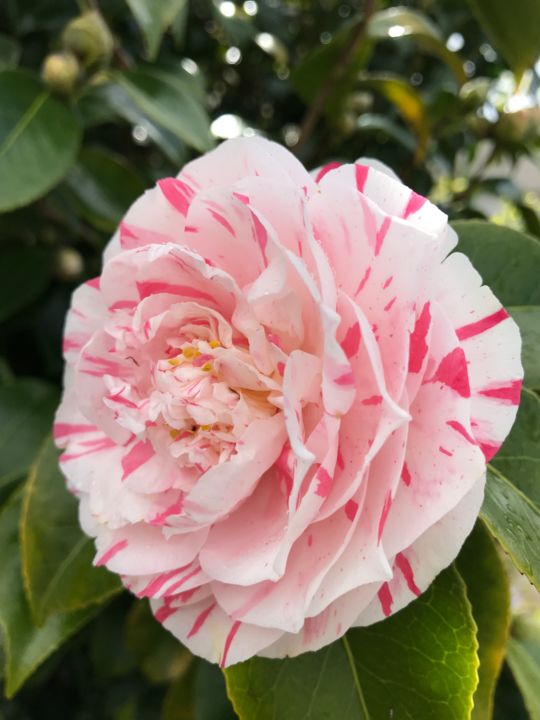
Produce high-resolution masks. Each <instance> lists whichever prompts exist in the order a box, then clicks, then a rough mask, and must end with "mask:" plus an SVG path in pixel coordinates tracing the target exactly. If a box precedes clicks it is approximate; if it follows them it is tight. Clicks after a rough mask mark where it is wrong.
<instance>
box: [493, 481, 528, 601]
mask: <svg viewBox="0 0 540 720" xmlns="http://www.w3.org/2000/svg"><path fill="white" fill-rule="evenodd" d="M482 517H483V518H484V520H485V521H486V524H487V526H488V528H489V529H490V531H491V533H492V534H493V535H495V537H496V538H497V540H498V541H499V542H500V543H501V545H502V546H503V548H504V549H505V550H506V552H507V553H508V554H509V555H510V557H511V559H512V561H513V563H514V565H515V566H516V567H517V569H518V570H519V571H520V572H522V573H524V574H525V575H526V576H527V577H528V578H529V580H530V581H531V582H532V583H533V585H535V586H536V587H537V588H538V589H539V590H540V511H539V510H538V507H537V506H536V505H535V504H534V503H533V502H531V500H529V498H527V497H526V496H525V495H524V494H523V493H522V492H521V491H520V490H519V489H518V488H517V487H516V486H515V485H513V484H512V482H510V480H509V479H508V478H507V477H506V476H505V475H503V474H502V473H501V472H499V470H497V469H495V468H492V469H491V470H490V471H489V472H488V481H487V484H486V495H485V499H484V505H483V506H482Z"/></svg>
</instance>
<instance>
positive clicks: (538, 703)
mask: <svg viewBox="0 0 540 720" xmlns="http://www.w3.org/2000/svg"><path fill="white" fill-rule="evenodd" d="M506 660H507V662H508V664H509V665H510V669H511V670H512V673H513V675H514V678H515V680H516V682H517V684H518V686H519V689H520V690H521V692H522V694H523V699H524V701H525V705H526V707H527V710H528V711H529V716H530V718H531V720H540V662H539V661H538V659H537V658H535V657H534V656H533V654H532V653H531V652H530V650H529V648H528V647H527V644H526V643H525V642H523V641H521V640H518V639H516V638H510V640H509V642H508V648H507V651H506Z"/></svg>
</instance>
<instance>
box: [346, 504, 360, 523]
mask: <svg viewBox="0 0 540 720" xmlns="http://www.w3.org/2000/svg"><path fill="white" fill-rule="evenodd" d="M357 512H358V503H357V502H356V501H355V500H348V501H347V502H346V503H345V515H346V516H347V517H348V518H349V520H350V521H351V522H352V521H353V520H354V518H355V517H356V513H357Z"/></svg>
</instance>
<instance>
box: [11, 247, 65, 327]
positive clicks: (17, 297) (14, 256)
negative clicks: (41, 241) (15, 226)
mask: <svg viewBox="0 0 540 720" xmlns="http://www.w3.org/2000/svg"><path fill="white" fill-rule="evenodd" d="M0 257H1V261H0V322H4V321H5V320H8V319H9V318H10V317H11V316H12V315H15V314H16V313H17V312H19V311H20V310H22V309H23V308H25V307H26V306H27V305H30V304H31V303H32V302H34V300H36V299H37V298H39V296H40V295H41V294H42V293H43V291H44V290H45V289H46V288H47V285H48V284H49V282H50V278H51V273H52V266H53V259H54V255H53V253H52V252H51V251H50V249H49V248H47V247H43V246H41V245H30V246H26V245H15V244H9V245H8V244H5V245H3V246H2V250H1V256H0Z"/></svg>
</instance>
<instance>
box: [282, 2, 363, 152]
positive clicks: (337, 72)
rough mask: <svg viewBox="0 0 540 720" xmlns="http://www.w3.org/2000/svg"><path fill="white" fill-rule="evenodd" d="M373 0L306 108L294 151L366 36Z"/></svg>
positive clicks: (312, 128)
mask: <svg viewBox="0 0 540 720" xmlns="http://www.w3.org/2000/svg"><path fill="white" fill-rule="evenodd" d="M375 2H376V0H366V2H365V7H364V14H363V16H362V19H361V20H360V22H359V23H358V25H357V26H356V27H355V28H354V30H353V32H352V33H351V36H350V38H349V40H348V42H347V43H346V44H345V46H344V48H343V50H342V52H341V54H340V56H339V57H338V59H337V61H336V63H335V65H334V67H333V68H332V70H331V71H330V72H329V73H328V76H327V78H326V81H325V82H324V83H323V84H322V85H321V86H320V88H319V92H318V93H317V95H316V96H315V98H314V100H313V102H312V104H311V105H310V107H309V108H308V110H307V112H306V114H305V116H304V119H303V120H302V124H301V126H300V136H299V138H298V142H297V144H296V147H295V151H296V152H298V150H299V149H300V148H301V147H302V145H304V143H305V142H306V141H307V140H308V139H309V137H310V136H311V134H312V132H313V130H314V128H315V125H316V124H317V121H318V120H319V118H320V116H321V115H322V113H323V110H324V107H325V105H326V103H327V101H328V99H329V98H330V96H331V94H332V92H333V90H334V88H335V85H336V83H337V82H339V80H341V78H342V77H343V75H344V74H345V73H346V71H347V69H348V67H349V65H350V64H351V62H352V61H353V60H354V56H355V55H356V53H357V50H358V48H359V47H360V46H361V45H362V42H363V41H364V38H365V36H366V30H367V25H368V23H369V20H370V18H371V16H372V14H373V10H374V8H375Z"/></svg>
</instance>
